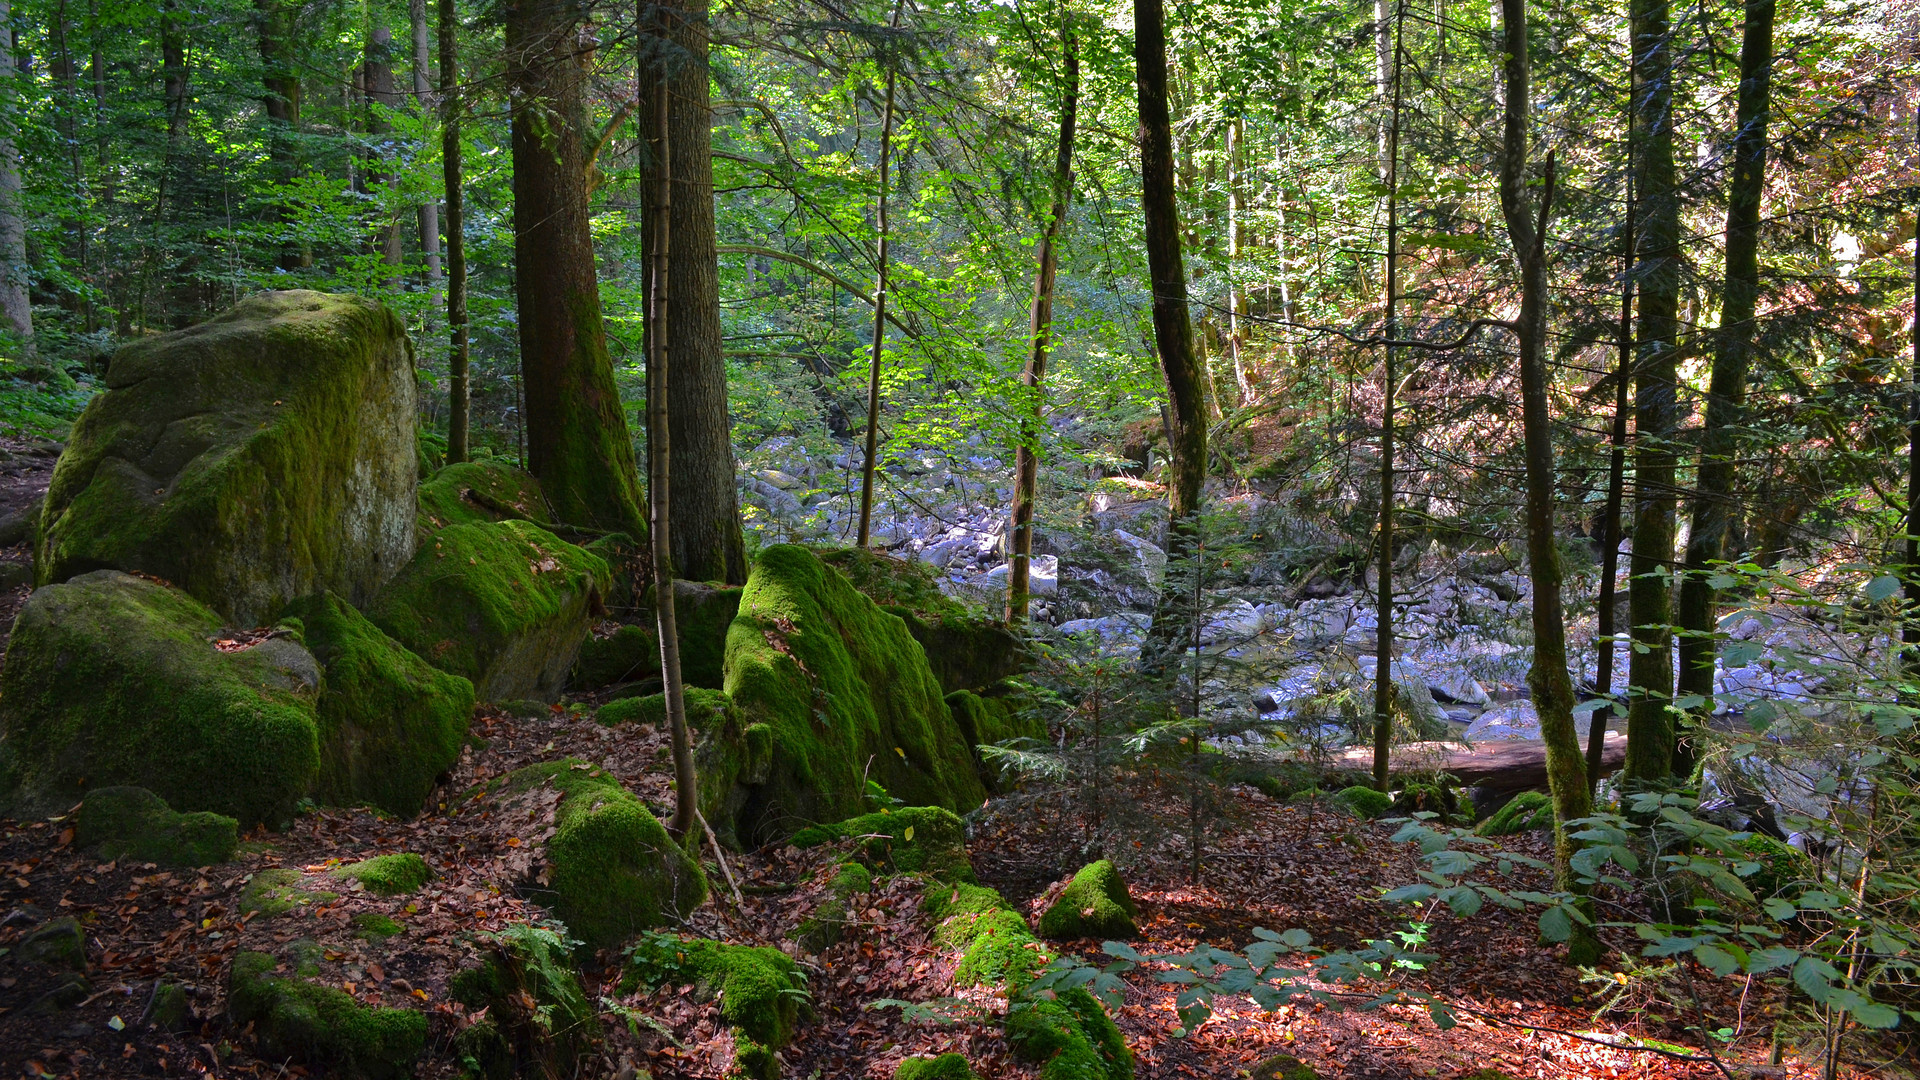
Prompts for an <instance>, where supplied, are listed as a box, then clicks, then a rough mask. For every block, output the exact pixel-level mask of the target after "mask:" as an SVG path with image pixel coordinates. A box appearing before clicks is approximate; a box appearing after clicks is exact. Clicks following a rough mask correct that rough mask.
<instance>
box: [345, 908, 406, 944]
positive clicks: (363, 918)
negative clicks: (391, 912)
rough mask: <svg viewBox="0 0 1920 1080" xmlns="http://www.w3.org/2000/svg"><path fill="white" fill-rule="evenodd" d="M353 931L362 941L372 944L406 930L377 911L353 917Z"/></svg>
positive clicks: (357, 914)
mask: <svg viewBox="0 0 1920 1080" xmlns="http://www.w3.org/2000/svg"><path fill="white" fill-rule="evenodd" d="M353 929H354V931H355V932H356V933H357V934H358V935H359V936H360V937H361V938H363V939H365V940H367V941H372V942H381V941H385V940H387V939H388V938H390V937H395V936H398V935H400V934H403V933H406V930H407V928H406V927H405V926H402V925H401V924H400V923H398V922H396V921H394V920H393V919H391V918H388V917H387V916H385V915H382V914H380V913H379V912H377V911H362V912H358V913H356V914H355V915H354V917H353Z"/></svg>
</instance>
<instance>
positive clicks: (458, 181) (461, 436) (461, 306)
mask: <svg viewBox="0 0 1920 1080" xmlns="http://www.w3.org/2000/svg"><path fill="white" fill-rule="evenodd" d="M454 5H455V0H440V4H439V6H440V11H439V24H440V25H439V27H438V29H439V33H440V159H441V179H442V181H443V182H444V184H445V192H446V200H447V339H448V344H449V348H448V349H447V463H448V464H455V463H458V462H462V461H465V460H467V450H468V447H467V441H468V422H469V420H470V413H469V409H470V405H471V385H470V382H469V377H468V370H467V368H468V359H469V343H468V341H467V237H466V224H467V223H466V203H465V198H464V195H465V193H464V191H462V183H463V178H462V177H461V175H460V174H461V171H462V164H461V142H460V139H461V115H460V112H461V108H462V103H461V94H460V16H459V12H458V11H457V9H456V8H455V6H454Z"/></svg>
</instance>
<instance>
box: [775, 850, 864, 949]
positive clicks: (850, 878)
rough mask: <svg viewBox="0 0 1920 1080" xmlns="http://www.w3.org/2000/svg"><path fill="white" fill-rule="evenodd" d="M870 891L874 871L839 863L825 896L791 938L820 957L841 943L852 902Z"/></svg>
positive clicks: (855, 865)
mask: <svg viewBox="0 0 1920 1080" xmlns="http://www.w3.org/2000/svg"><path fill="white" fill-rule="evenodd" d="M872 891H873V871H871V870H868V869H867V868H866V867H865V866H863V865H861V864H860V863H857V862H846V863H841V864H840V865H839V867H838V868H836V869H835V870H834V874H833V880H831V881H829V882H828V883H827V895H826V896H825V897H824V898H823V899H822V900H821V901H820V905H819V906H818V907H816V908H814V910H813V913H812V914H811V915H808V916H807V917H806V918H805V919H802V920H801V921H800V925H799V926H798V927H796V928H795V929H794V932H793V934H792V937H793V939H794V940H795V941H797V942H799V944H800V947H801V948H802V949H804V950H806V951H807V952H809V953H816V954H817V953H823V952H826V951H827V950H828V949H830V948H832V947H833V946H835V945H838V944H839V943H840V936H841V935H842V934H843V933H845V931H846V928H847V918H848V915H849V913H850V911H851V907H852V903H853V898H854V897H856V896H860V895H863V894H865V893H869V892H872Z"/></svg>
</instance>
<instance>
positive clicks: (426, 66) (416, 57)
mask: <svg viewBox="0 0 1920 1080" xmlns="http://www.w3.org/2000/svg"><path fill="white" fill-rule="evenodd" d="M407 24H408V26H409V28H410V29H411V30H412V31H413V107H414V111H416V112H418V113H421V114H422V115H424V114H425V112H426V107H427V100H428V96H429V95H431V94H432V93H433V61H432V54H433V53H432V50H433V46H432V34H431V31H429V30H428V28H427V0H407ZM415 214H416V216H417V217H418V219H419V224H420V254H421V255H423V256H425V258H426V261H427V284H428V285H429V286H432V287H435V288H438V287H439V285H440V207H439V206H438V204H436V203H435V202H434V201H433V200H432V199H423V200H422V201H421V203H420V205H419V206H418V207H416V208H415Z"/></svg>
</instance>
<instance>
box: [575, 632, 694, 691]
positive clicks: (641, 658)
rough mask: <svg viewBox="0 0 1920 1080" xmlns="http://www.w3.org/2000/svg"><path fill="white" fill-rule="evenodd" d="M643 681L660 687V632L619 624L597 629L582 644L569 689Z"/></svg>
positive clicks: (595, 688)
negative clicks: (649, 681) (648, 681)
mask: <svg viewBox="0 0 1920 1080" xmlns="http://www.w3.org/2000/svg"><path fill="white" fill-rule="evenodd" d="M682 678H685V669H684V666H683V668H682ZM642 680H652V682H653V685H654V687H655V688H656V689H657V688H658V687H659V686H660V633H659V631H657V630H655V629H654V628H653V626H652V625H651V624H648V623H619V624H617V625H614V626H611V627H608V626H604V625H603V626H600V627H596V628H594V630H593V632H592V633H591V634H588V635H587V637H586V639H585V640H583V641H581V642H580V655H579V657H578V658H576V659H575V660H574V662H573V672H572V673H571V674H570V675H568V676H567V686H568V688H569V689H572V690H600V689H604V688H606V687H609V686H619V685H622V684H624V683H630V682H639V681H642ZM689 681H691V680H689Z"/></svg>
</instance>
